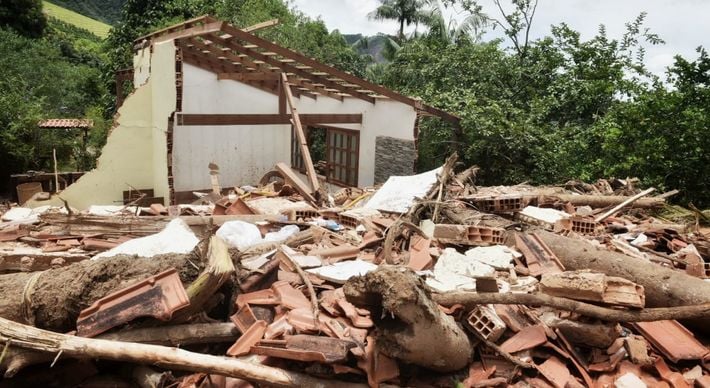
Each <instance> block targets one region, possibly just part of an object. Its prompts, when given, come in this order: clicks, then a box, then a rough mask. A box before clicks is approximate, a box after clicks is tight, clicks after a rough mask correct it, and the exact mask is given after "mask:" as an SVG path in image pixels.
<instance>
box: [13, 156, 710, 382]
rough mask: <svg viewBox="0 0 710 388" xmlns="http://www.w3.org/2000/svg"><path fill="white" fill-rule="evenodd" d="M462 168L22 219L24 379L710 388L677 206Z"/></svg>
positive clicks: (690, 232) (702, 241) (286, 178)
mask: <svg viewBox="0 0 710 388" xmlns="http://www.w3.org/2000/svg"><path fill="white" fill-rule="evenodd" d="M455 163H456V157H455V156H452V157H451V158H449V159H448V160H447V162H446V164H445V165H444V166H443V167H441V168H439V169H437V170H434V171H430V172H428V173H424V174H420V175H417V176H412V177H392V178H390V180H389V181H387V182H386V183H385V184H384V185H382V186H381V187H377V188H364V189H360V188H342V189H338V190H335V191H333V192H332V193H328V192H327V189H328V186H327V185H322V187H321V189H320V190H317V191H313V190H310V188H309V186H308V185H307V184H306V183H304V182H303V181H302V180H301V179H300V177H299V175H298V174H297V173H295V172H294V171H292V170H291V169H290V168H289V167H288V166H287V165H285V164H282V163H280V164H279V165H277V166H276V170H275V171H274V172H273V173H270V174H267V176H266V177H265V178H264V179H263V180H262V181H261V182H260V184H259V187H239V188H237V187H235V188H233V189H231V190H227V191H230V192H229V193H228V194H227V195H222V192H223V191H222V190H221V187H220V184H219V182H218V181H217V179H218V175H217V174H213V175H212V177H213V178H214V179H213V186H214V187H215V190H213V192H211V193H196V194H198V195H199V196H200V198H199V199H198V200H197V201H196V202H195V203H194V204H192V205H180V206H169V207H167V208H166V207H164V206H163V205H160V204H154V205H151V206H150V207H139V206H133V205H131V204H128V205H126V206H116V207H107V206H94V207H91V208H90V209H88V210H86V211H83V212H77V211H76V210H74V209H71V207H70V206H69V205H70V204H68V205H67V206H65V207H64V208H36V209H25V208H18V207H15V208H10V209H7V211H5V212H4V214H3V215H2V223H0V242H1V243H0V270H1V271H2V273H3V274H2V275H0V292H1V293H2V295H3V299H2V300H0V342H2V343H3V345H2V346H3V350H2V352H1V353H0V354H1V355H0V367H1V368H2V371H3V372H4V376H5V382H7V383H10V384H11V385H12V384H17V385H18V386H20V385H22V386H24V385H27V386H32V385H35V386H36V385H48V386H49V385H58V386H75V385H82V386H90V385H99V384H101V385H105V384H108V385H111V386H141V387H158V386H165V387H167V386H171V387H233V386H249V385H262V384H263V385H266V386H272V385H273V386H293V385H298V386H367V385H369V386H378V385H379V384H388V385H399V386H442V387H449V386H452V385H454V384H459V385H460V386H465V387H489V386H517V387H560V388H561V387H583V386H587V387H593V386H595V387H646V386H654V387H655V386H659V387H660V386H668V387H690V386H693V385H694V386H698V387H706V386H710V373H709V371H708V367H707V365H706V364H705V361H706V360H707V359H708V358H709V353H710V352H709V350H710V349H709V348H708V346H707V341H705V340H704V338H705V336H706V334H707V332H708V327H710V326H709V325H708V324H709V323H710V283H709V282H708V280H707V279H708V278H709V277H710V241H709V240H708V230H707V229H702V228H701V227H700V226H699V224H698V223H697V222H696V224H695V225H692V224H690V223H688V222H685V221H683V222H682V221H677V220H674V219H672V218H664V217H662V216H661V215H660V214H662V212H663V209H664V208H667V207H666V205H665V199H666V198H667V197H668V196H669V195H672V194H673V193H666V194H661V195H655V196H651V194H653V189H648V190H643V191H641V190H639V189H638V188H637V186H638V184H639V182H638V181H637V180H634V179H626V180H618V179H617V180H599V181H598V182H597V183H595V184H586V183H583V182H576V181H574V182H568V183H567V184H566V185H565V186H564V187H534V186H529V185H517V186H501V187H477V186H476V185H475V175H476V171H477V170H476V168H475V167H473V168H468V169H465V170H463V171H461V172H459V173H455V172H454V166H455ZM211 170H212V171H215V170H216V166H214V167H211ZM676 210H677V209H676ZM674 212H675V213H677V211H674ZM691 214H692V213H691ZM683 217H687V214H685V215H684V216H683ZM703 217H705V215H704V214H703V213H701V212H698V213H697V217H696V220H698V219H702V218H703ZM686 221H687V220H686ZM0 384H2V383H0Z"/></svg>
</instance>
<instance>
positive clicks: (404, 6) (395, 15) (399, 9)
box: [368, 0, 426, 42]
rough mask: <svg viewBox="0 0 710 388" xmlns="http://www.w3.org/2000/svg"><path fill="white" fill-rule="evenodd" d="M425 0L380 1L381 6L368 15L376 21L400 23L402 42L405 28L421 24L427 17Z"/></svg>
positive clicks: (400, 38) (399, 35)
mask: <svg viewBox="0 0 710 388" xmlns="http://www.w3.org/2000/svg"><path fill="white" fill-rule="evenodd" d="M425 4H426V1H425V0H380V6H379V7H377V9H375V10H374V11H372V12H370V13H369V14H368V17H370V18H371V19H374V20H396V21H397V22H399V34H398V35H397V36H398V37H399V40H400V42H401V41H403V40H404V26H405V25H407V26H409V25H411V24H412V23H415V24H416V23H419V22H420V21H422V19H423V18H424V17H425V12H424V11H423V8H424V5H425Z"/></svg>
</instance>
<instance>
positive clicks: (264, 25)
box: [242, 19, 279, 32]
mask: <svg viewBox="0 0 710 388" xmlns="http://www.w3.org/2000/svg"><path fill="white" fill-rule="evenodd" d="M277 24H279V19H271V20H267V21H265V22H261V23H257V24H254V25H253V26H249V27H246V28H242V30H243V31H246V32H254V31H258V30H261V29H264V28H267V27H271V26H275V25H277Z"/></svg>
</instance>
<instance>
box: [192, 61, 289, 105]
mask: <svg viewBox="0 0 710 388" xmlns="http://www.w3.org/2000/svg"><path fill="white" fill-rule="evenodd" d="M182 71H183V101H182V111H183V112H184V113H203V114H205V113H230V114H240V113H253V114H263V113H277V112H278V98H277V97H276V95H275V94H271V93H268V92H265V91H263V90H261V89H257V88H255V87H252V86H249V85H246V84H244V83H241V82H238V81H234V80H218V79H217V74H215V73H212V72H210V71H207V70H203V69H201V68H199V67H195V66H192V65H190V64H187V63H183V66H182Z"/></svg>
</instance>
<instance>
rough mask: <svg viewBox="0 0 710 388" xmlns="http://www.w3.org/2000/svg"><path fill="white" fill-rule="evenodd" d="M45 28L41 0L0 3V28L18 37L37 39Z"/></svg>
mask: <svg viewBox="0 0 710 388" xmlns="http://www.w3.org/2000/svg"><path fill="white" fill-rule="evenodd" d="M46 26H47V18H46V17H45V16H44V14H43V13H42V1H41V0H3V1H2V2H0V27H7V28H10V29H12V30H14V31H16V32H17V33H19V34H20V35H24V36H29V37H32V38H38V37H40V36H42V32H44V28H45V27H46Z"/></svg>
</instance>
